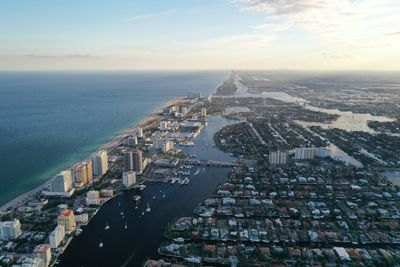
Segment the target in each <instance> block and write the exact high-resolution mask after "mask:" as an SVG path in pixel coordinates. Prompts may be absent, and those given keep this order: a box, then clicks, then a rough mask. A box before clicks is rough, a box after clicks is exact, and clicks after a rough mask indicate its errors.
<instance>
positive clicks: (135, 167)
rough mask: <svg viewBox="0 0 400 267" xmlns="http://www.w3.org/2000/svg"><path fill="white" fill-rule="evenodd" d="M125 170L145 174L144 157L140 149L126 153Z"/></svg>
mask: <svg viewBox="0 0 400 267" xmlns="http://www.w3.org/2000/svg"><path fill="white" fill-rule="evenodd" d="M124 170H125V171H135V172H136V173H138V174H141V173H142V172H143V156H142V151H141V150H139V149H129V150H127V151H125V153H124Z"/></svg>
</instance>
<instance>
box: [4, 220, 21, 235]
mask: <svg viewBox="0 0 400 267" xmlns="http://www.w3.org/2000/svg"><path fill="white" fill-rule="evenodd" d="M21 233H22V231H21V223H20V221H19V220H18V219H14V220H12V221H5V222H0V240H10V239H14V238H17V237H18V236H19V235H20V234H21Z"/></svg>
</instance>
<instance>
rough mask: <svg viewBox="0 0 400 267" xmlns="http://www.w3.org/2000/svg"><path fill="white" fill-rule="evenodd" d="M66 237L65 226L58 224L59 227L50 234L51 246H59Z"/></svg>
mask: <svg viewBox="0 0 400 267" xmlns="http://www.w3.org/2000/svg"><path fill="white" fill-rule="evenodd" d="M64 237H65V228H64V226H62V225H61V224H59V225H57V227H56V228H55V229H54V230H53V232H51V234H50V236H49V241H50V246H51V248H58V246H59V245H60V244H61V242H62V241H63V240H64Z"/></svg>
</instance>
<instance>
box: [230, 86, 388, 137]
mask: <svg viewBox="0 0 400 267" xmlns="http://www.w3.org/2000/svg"><path fill="white" fill-rule="evenodd" d="M236 86H237V88H238V91H237V93H236V94H235V95H234V97H263V98H272V99H276V100H280V101H283V102H287V103H295V104H298V105H301V106H303V107H304V108H306V109H309V110H312V111H318V112H323V113H327V114H333V115H339V117H338V119H336V120H335V121H333V122H332V123H329V124H328V123H318V122H306V121H298V123H299V124H301V125H303V126H304V127H310V126H320V127H322V128H325V129H327V128H338V129H343V130H346V131H364V132H369V133H374V132H375V131H374V130H373V129H371V128H370V127H368V121H379V122H390V121H394V119H391V118H387V117H384V116H374V115H372V114H361V113H353V112H351V111H340V110H338V109H326V108H320V107H316V106H312V105H310V104H308V101H307V100H305V99H302V98H300V97H295V96H291V95H289V94H287V93H285V92H262V93H260V94H255V93H251V92H249V90H248V88H247V87H246V86H245V85H244V84H242V83H241V82H240V81H239V80H237V81H236Z"/></svg>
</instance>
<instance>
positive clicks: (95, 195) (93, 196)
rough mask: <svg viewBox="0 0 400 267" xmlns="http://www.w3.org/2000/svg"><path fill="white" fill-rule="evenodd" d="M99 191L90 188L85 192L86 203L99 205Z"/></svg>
mask: <svg viewBox="0 0 400 267" xmlns="http://www.w3.org/2000/svg"><path fill="white" fill-rule="evenodd" d="M100 203H101V201H100V193H99V191H96V190H91V191H89V192H87V194H86V205H88V206H90V205H96V206H97V205H100Z"/></svg>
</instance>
